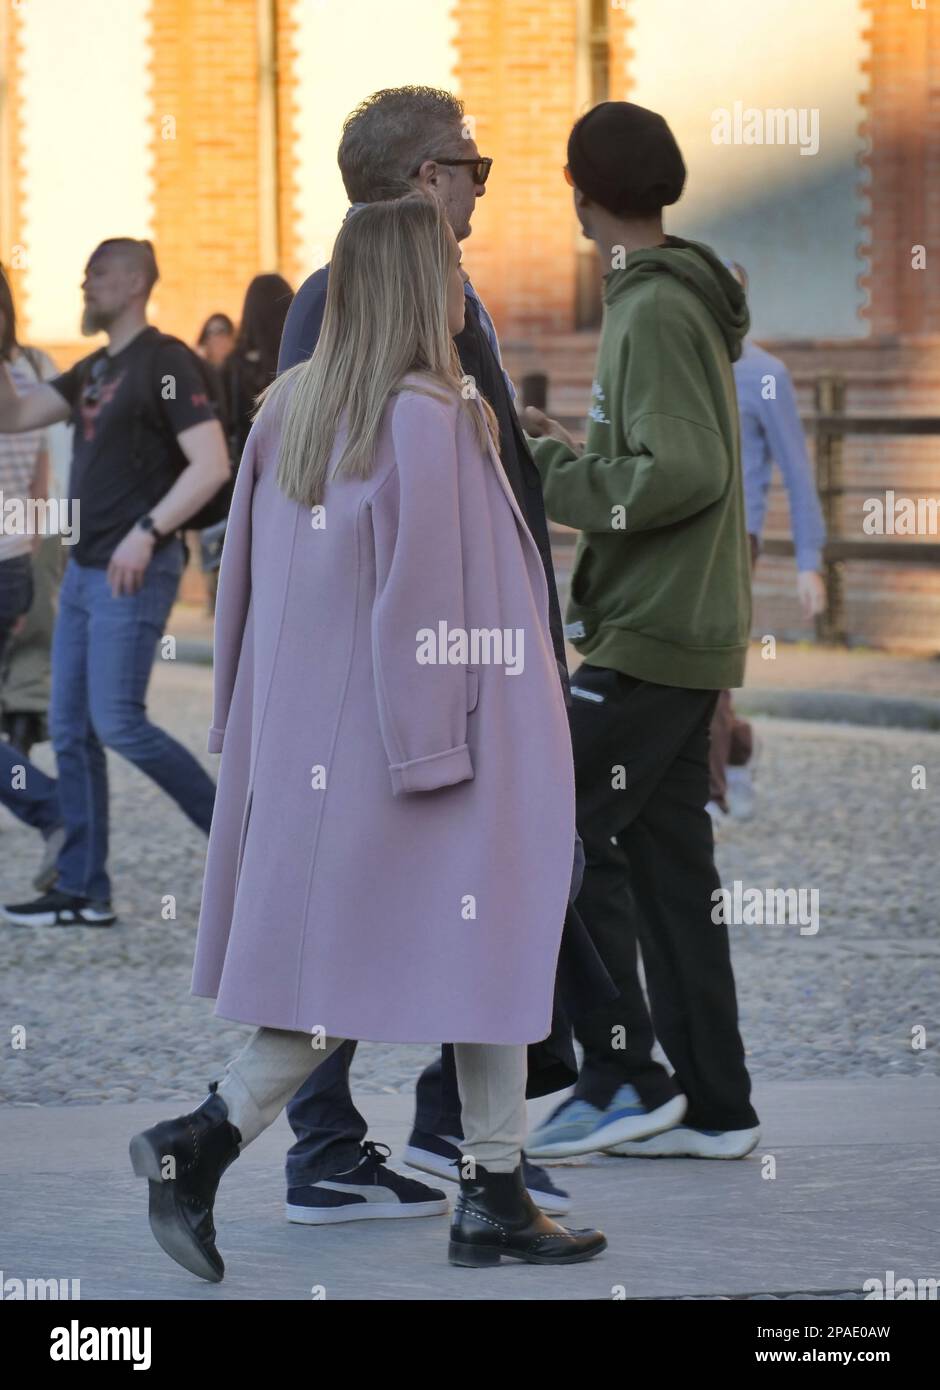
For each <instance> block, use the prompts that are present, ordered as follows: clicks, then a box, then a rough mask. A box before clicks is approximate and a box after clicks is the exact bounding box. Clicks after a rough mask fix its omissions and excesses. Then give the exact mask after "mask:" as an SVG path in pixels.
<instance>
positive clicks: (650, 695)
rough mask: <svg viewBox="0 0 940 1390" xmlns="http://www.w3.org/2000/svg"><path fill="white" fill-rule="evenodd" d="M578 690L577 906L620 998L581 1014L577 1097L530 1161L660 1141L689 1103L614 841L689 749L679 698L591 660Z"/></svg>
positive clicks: (575, 682)
mask: <svg viewBox="0 0 940 1390" xmlns="http://www.w3.org/2000/svg"><path fill="white" fill-rule="evenodd" d="M571 690H572V708H571V711H570V721H571V734H572V745H573V750H574V761H575V786H576V793H577V807H576V817H577V823H578V832H579V834H580V835H581V838H582V840H583V842H584V853H585V861H586V862H585V869H584V879H583V882H582V885H581V891H580V893H579V895H578V898H577V903H576V906H577V910H578V913H579V914H580V916H581V918H582V919H583V921H584V924H585V926H586V927H587V929H588V931H589V932H590V934H591V937H592V939H593V941H594V945H595V946H596V947H597V950H598V952H599V953H600V956H601V958H602V960H603V962H604V965H605V966H606V967H607V970H608V972H609V974H610V976H611V979H612V980H613V982H614V984H615V985H616V987H617V989H618V991H619V994H618V996H617V997H616V998H615V999H613V1000H612V1001H611V1002H610V1003H607V1004H604V1005H602V1006H601V1007H599V1008H597V1009H595V1010H593V1012H591V1013H590V1014H588V1015H587V1016H585V1017H582V1018H579V1019H578V1021H577V1024H576V1027H575V1035H576V1037H577V1039H578V1041H579V1042H580V1043H581V1045H582V1047H583V1048H584V1060H583V1062H582V1067H581V1075H580V1077H579V1079H578V1083H577V1085H576V1086H575V1089H574V1093H573V1094H572V1096H571V1097H570V1098H569V1099H568V1100H566V1101H563V1102H562V1104H561V1105H560V1106H559V1107H558V1108H557V1109H556V1110H555V1111H554V1112H553V1113H552V1114H551V1115H550V1116H549V1118H548V1119H547V1120H546V1121H545V1122H543V1124H542V1125H540V1126H539V1127H538V1129H537V1130H536V1131H534V1133H533V1134H532V1135H531V1136H530V1138H529V1141H528V1152H529V1153H530V1155H531V1156H532V1157H533V1158H564V1157H567V1156H569V1155H574V1154H578V1153H588V1152H591V1151H592V1150H593V1149H594V1148H597V1147H603V1146H605V1145H606V1144H612V1143H616V1142H620V1141H621V1140H623V1139H627V1138H633V1137H643V1136H645V1135H648V1134H653V1133H656V1132H657V1131H658V1130H660V1129H664V1128H666V1127H668V1126H670V1125H672V1124H674V1123H676V1121H677V1120H678V1119H679V1118H681V1115H682V1112H683V1110H684V1108H685V1102H684V1099H683V1097H682V1096H681V1093H680V1091H679V1087H678V1084H677V1082H676V1081H675V1079H674V1078H673V1077H672V1075H671V1074H670V1072H669V1071H668V1070H667V1068H666V1067H664V1066H662V1065H661V1063H660V1062H658V1061H656V1060H654V1058H653V1056H652V1050H653V1047H654V1045H655V1035H654V1033H653V1025H652V1022H651V1020H650V1017H649V1011H648V1009H647V1005H646V999H645V997H644V994H643V989H642V985H641V983H640V975H639V967H638V957H637V935H636V924H635V916H636V907H635V904H634V903H633V896H632V888H631V882H630V870H629V863H628V861H627V858H626V856H625V854H624V853H623V851H622V849H621V848H619V847H618V845H617V843H616V840H615V838H614V837H615V836H616V834H617V832H618V831H619V830H621V829H623V828H624V826H626V825H628V824H629V822H630V820H631V819H633V818H634V817H635V816H636V815H637V814H638V811H639V808H640V806H641V805H642V804H643V801H644V799H645V797H646V796H648V795H649V792H650V790H651V788H652V786H654V785H655V782H656V780H657V778H658V777H660V776H661V775H662V772H663V768H664V767H665V766H666V765H668V762H669V759H670V758H671V757H672V756H674V753H675V750H676V747H677V746H679V745H680V744H681V740H682V738H683V736H684V735H683V732H682V728H681V718H682V711H681V709H680V708H679V707H678V706H676V708H675V709H674V710H673V709H672V708H671V707H670V700H671V699H672V703H673V704H675V700H674V699H673V698H672V697H670V695H669V694H668V693H666V694H662V693H661V692H665V690H666V688H665V687H658V686H657V687H653V686H650V685H648V684H647V683H645V682H642V681H638V680H635V679H634V678H632V677H630V676H625V675H622V674H621V673H620V672H617V671H613V670H608V669H606V668H603V667H596V666H591V665H589V664H587V663H585V664H584V665H582V666H581V667H580V668H579V669H578V671H577V672H576V673H575V676H574V677H573V679H572V683H571ZM677 719H678V720H679V721H680V722H679V727H678V729H677V728H676V727H675V725H676V721H677Z"/></svg>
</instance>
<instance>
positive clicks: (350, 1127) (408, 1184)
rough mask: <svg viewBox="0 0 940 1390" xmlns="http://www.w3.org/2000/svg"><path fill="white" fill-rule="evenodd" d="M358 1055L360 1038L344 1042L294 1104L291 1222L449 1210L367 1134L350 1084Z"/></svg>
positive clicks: (290, 1157) (291, 1114)
mask: <svg viewBox="0 0 940 1390" xmlns="http://www.w3.org/2000/svg"><path fill="white" fill-rule="evenodd" d="M355 1054H356V1043H355V1042H354V1041H352V1040H349V1041H347V1042H344V1043H343V1045H342V1047H339V1048H337V1049H336V1051H335V1052H333V1053H332V1055H331V1056H330V1057H329V1058H328V1059H327V1060H326V1061H324V1062H322V1063H320V1065H319V1066H317V1069H316V1071H314V1072H312V1073H311V1074H310V1075H309V1076H308V1077H306V1079H305V1080H304V1082H303V1084H302V1085H301V1087H300V1089H299V1090H298V1091H297V1094H296V1095H295V1096H294V1097H293V1098H292V1099H291V1100H290V1103H289V1104H288V1106H287V1119H288V1121H289V1123H290V1127H291V1129H292V1130H293V1131H294V1135H295V1138H296V1142H295V1143H294V1144H293V1145H292V1146H291V1148H290V1149H289V1150H288V1153H287V1164H286V1172H287V1204H286V1214H287V1219H288V1221H293V1222H296V1223H297V1224H299V1225H302V1226H322V1225H328V1224H332V1223H334V1222H339V1221H353V1220H356V1221H359V1220H381V1219H383V1218H386V1217H388V1218H393V1219H394V1218H396V1217H403V1216H439V1215H440V1214H441V1213H442V1212H445V1211H446V1210H447V1198H446V1197H445V1195H444V1193H443V1192H441V1191H439V1190H438V1189H437V1188H434V1187H429V1186H427V1184H426V1183H423V1182H417V1181H415V1179H413V1178H406V1177H403V1176H402V1175H401V1174H400V1173H396V1172H395V1171H394V1169H392V1168H389V1167H388V1166H387V1164H386V1158H387V1157H388V1156H389V1154H390V1152H391V1150H390V1149H389V1148H388V1146H387V1145H385V1144H375V1143H372V1142H371V1141H370V1140H367V1139H366V1134H367V1132H368V1126H367V1124H366V1121H365V1120H364V1119H363V1117H362V1115H360V1113H359V1111H358V1110H357V1109H356V1106H355V1104H354V1102H353V1098H352V1090H351V1088H350V1083H349V1068H350V1066H351V1065H352V1060H353V1057H354V1056H355ZM455 1084H456V1083H455ZM363 1192H365V1193H367V1195H368V1198H369V1200H368V1201H367V1202H366V1201H364V1198H363Z"/></svg>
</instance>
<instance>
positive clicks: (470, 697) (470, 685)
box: [467, 666, 480, 714]
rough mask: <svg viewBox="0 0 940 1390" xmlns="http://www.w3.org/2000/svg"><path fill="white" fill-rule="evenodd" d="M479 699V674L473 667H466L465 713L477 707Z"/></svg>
mask: <svg viewBox="0 0 940 1390" xmlns="http://www.w3.org/2000/svg"><path fill="white" fill-rule="evenodd" d="M479 698H480V673H479V671H478V670H476V668H475V667H473V666H468V667H467V713H468V714H470V713H471V711H472V710H475V709H476V707H477V700H479Z"/></svg>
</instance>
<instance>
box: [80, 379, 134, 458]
mask: <svg viewBox="0 0 940 1390" xmlns="http://www.w3.org/2000/svg"><path fill="white" fill-rule="evenodd" d="M125 375H126V373H125V372H121V373H119V375H118V376H116V377H114V378H113V380H111V381H106V382H104V384H103V385H102V387H101V389H100V391H99V393H98V395H97V396H96V397H95V399H94V400H93V401H89V400H88V398H87V391H88V388H87V387H86V388H85V391H84V392H83V393H82V402H81V416H82V426H83V436H84V439H85V442H86V444H87V443H90V442H91V440H93V439H94V437H95V422H96V421H97V419H98V416H99V415H100V414H101V411H102V409H103V408H104V407H105V406H106V405H110V404H111V402H112V401H113V400H114V393H115V392H116V391H117V389H118V387H119V386H120V384H121V382H122V381H123V380H124V377H125Z"/></svg>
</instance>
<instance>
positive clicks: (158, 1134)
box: [130, 1082, 241, 1284]
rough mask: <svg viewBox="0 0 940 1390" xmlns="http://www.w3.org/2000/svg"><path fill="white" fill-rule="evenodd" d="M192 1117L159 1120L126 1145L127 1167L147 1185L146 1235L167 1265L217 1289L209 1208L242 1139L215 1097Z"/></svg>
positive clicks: (218, 1259)
mask: <svg viewBox="0 0 940 1390" xmlns="http://www.w3.org/2000/svg"><path fill="white" fill-rule="evenodd" d="M216 1089H217V1083H216V1082H213V1083H212V1085H211V1086H210V1087H209V1092H210V1094H209V1096H208V1098H207V1099H206V1100H204V1101H203V1103H202V1105H200V1107H199V1109H198V1110H194V1111H193V1112H192V1114H191V1115H180V1116H179V1118H178V1119H175V1120H162V1121H161V1122H160V1124H156V1125H154V1126H153V1128H152V1129H145V1130H144V1131H143V1133H142V1134H136V1135H135V1136H134V1138H133V1139H132V1140H131V1146H130V1147H131V1163H132V1164H133V1167H134V1172H135V1173H136V1174H137V1176H138V1177H139V1178H147V1179H148V1181H149V1183H150V1229H151V1230H152V1231H153V1234H154V1236H155V1238H156V1240H157V1243H158V1244H159V1245H161V1246H162V1247H163V1249H164V1250H165V1251H166V1253H167V1254H168V1255H169V1256H170V1258H171V1259H174V1260H176V1262H177V1264H181V1265H182V1266H183V1268H184V1269H188V1270H191V1271H192V1273H193V1274H198V1275H199V1277H200V1278H201V1279H208V1280H210V1281H211V1282H212V1283H214V1284H217V1283H218V1282H219V1281H220V1280H221V1278H222V1276H223V1275H224V1274H225V1265H224V1263H223V1261H222V1256H221V1255H220V1254H219V1252H218V1250H217V1249H216V1246H215V1226H214V1225H213V1221H212V1207H213V1203H214V1202H215V1194H216V1191H217V1189H218V1186H219V1180H220V1179H221V1177H222V1174H223V1173H224V1172H225V1170H226V1168H228V1166H229V1164H231V1163H233V1162H234V1161H235V1159H236V1158H237V1157H238V1146H239V1144H240V1143H241V1135H240V1134H239V1132H238V1130H237V1129H236V1128H235V1126H234V1125H232V1124H229V1119H228V1108H227V1106H226V1104H225V1101H224V1100H223V1099H222V1097H221V1096H219V1095H217V1094H216Z"/></svg>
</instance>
